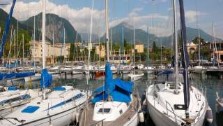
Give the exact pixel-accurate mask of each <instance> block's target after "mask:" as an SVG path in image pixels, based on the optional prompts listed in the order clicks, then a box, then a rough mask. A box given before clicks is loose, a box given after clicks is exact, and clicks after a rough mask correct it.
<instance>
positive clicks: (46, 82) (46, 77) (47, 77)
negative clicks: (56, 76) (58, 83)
mask: <svg viewBox="0 0 223 126" xmlns="http://www.w3.org/2000/svg"><path fill="white" fill-rule="evenodd" d="M51 83H52V75H51V74H49V73H48V71H47V69H43V70H42V73H41V80H40V87H41V88H46V87H49V86H50V85H51Z"/></svg>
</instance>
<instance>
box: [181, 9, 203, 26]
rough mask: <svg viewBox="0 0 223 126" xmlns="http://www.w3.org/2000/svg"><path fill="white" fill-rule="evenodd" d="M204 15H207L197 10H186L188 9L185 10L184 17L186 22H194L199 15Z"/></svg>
mask: <svg viewBox="0 0 223 126" xmlns="http://www.w3.org/2000/svg"><path fill="white" fill-rule="evenodd" d="M204 15H207V14H206V13H202V12H199V11H198V12H196V11H193V10H188V11H186V12H185V17H186V19H187V21H188V23H195V22H196V21H197V18H198V17H199V16H204Z"/></svg>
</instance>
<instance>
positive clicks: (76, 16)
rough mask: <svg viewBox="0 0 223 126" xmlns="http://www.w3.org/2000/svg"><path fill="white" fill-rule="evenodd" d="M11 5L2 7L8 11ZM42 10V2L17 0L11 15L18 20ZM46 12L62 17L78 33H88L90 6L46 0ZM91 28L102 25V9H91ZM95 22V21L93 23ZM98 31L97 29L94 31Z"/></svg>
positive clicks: (97, 27) (25, 18)
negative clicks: (79, 6) (80, 6)
mask: <svg viewBox="0 0 223 126" xmlns="http://www.w3.org/2000/svg"><path fill="white" fill-rule="evenodd" d="M10 7H11V5H7V6H4V7H3V9H4V10H5V11H6V12H9V10H10ZM40 12H42V2H41V1H33V2H29V3H27V2H23V1H18V2H17V3H16V5H15V8H14V14H13V16H14V17H15V18H17V19H18V20H20V21H22V20H27V19H28V18H29V17H31V16H34V15H37V14H39V13H40ZM46 13H53V14H56V15H58V16H60V17H63V18H65V19H67V20H69V22H70V23H71V24H72V25H73V26H74V28H75V29H76V30H77V31H78V32H79V33H88V32H89V31H90V18H91V8H90V7H83V8H81V9H73V8H70V7H69V6H68V5H56V4H55V3H53V2H51V1H48V3H47V8H46ZM92 13H93V21H94V24H95V25H93V27H94V28H93V29H97V30H99V28H100V27H103V26H100V25H104V21H103V20H104V10H93V12H92ZM95 22H97V23H95ZM94 32H95V33H98V31H94Z"/></svg>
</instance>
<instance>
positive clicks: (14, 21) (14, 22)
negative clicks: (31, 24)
mask: <svg viewBox="0 0 223 126" xmlns="http://www.w3.org/2000/svg"><path fill="white" fill-rule="evenodd" d="M0 15H1V16H0V27H1V30H2V31H3V29H4V27H5V21H6V19H7V18H8V13H7V12H5V11H4V10H2V9H1V8H0ZM16 26H17V19H15V18H14V17H12V18H11V27H13V28H14V29H15V28H16ZM18 28H19V29H23V30H25V29H26V26H25V25H23V24H22V23H21V22H19V21H18Z"/></svg>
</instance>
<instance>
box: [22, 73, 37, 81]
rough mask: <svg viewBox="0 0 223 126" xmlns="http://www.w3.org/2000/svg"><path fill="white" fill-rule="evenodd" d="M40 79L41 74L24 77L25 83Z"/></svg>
mask: <svg viewBox="0 0 223 126" xmlns="http://www.w3.org/2000/svg"><path fill="white" fill-rule="evenodd" d="M40 79H41V74H35V75H34V76H29V77H25V82H29V81H36V80H40Z"/></svg>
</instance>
